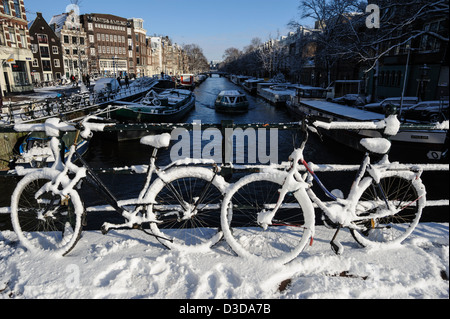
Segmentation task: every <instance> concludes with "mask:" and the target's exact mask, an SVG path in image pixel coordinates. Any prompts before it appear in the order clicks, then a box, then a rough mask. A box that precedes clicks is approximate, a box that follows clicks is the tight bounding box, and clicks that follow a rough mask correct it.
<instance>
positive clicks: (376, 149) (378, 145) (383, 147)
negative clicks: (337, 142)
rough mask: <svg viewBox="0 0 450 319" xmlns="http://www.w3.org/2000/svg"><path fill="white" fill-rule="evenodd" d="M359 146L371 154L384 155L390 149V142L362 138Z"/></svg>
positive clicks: (380, 139) (382, 139)
mask: <svg viewBox="0 0 450 319" xmlns="http://www.w3.org/2000/svg"><path fill="white" fill-rule="evenodd" d="M360 143H361V145H362V146H364V148H365V149H366V150H368V151H369V152H371V153H376V154H386V153H387V152H388V151H389V149H390V148H391V142H390V141H388V140H387V139H385V138H363V139H362V140H361V141H360Z"/></svg>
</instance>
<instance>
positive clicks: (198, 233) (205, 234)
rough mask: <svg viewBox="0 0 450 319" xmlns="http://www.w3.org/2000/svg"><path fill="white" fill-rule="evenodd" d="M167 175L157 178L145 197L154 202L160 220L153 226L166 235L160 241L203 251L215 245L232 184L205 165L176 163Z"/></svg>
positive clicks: (170, 245) (152, 224)
mask: <svg viewBox="0 0 450 319" xmlns="http://www.w3.org/2000/svg"><path fill="white" fill-rule="evenodd" d="M163 178H164V180H163V179H161V178H158V179H157V180H155V181H154V183H153V184H152V185H151V187H150V189H149V191H148V194H149V196H148V198H147V199H146V200H145V202H149V203H154V204H153V205H152V212H153V214H155V216H156V218H157V220H158V223H151V225H150V228H151V230H152V232H153V234H155V235H157V236H160V237H162V238H158V237H157V239H158V241H159V242H160V243H161V244H163V245H164V246H166V247H167V248H169V249H173V250H190V251H193V250H195V251H200V250H204V249H209V248H210V247H212V246H213V245H215V244H216V243H217V242H218V241H219V240H220V239H221V238H222V232H221V230H220V207H221V203H222V199H223V196H224V193H225V190H226V187H227V185H228V184H227V183H226V182H225V180H224V179H223V177H222V176H220V175H216V174H215V173H214V172H213V171H212V170H211V169H207V168H204V167H175V168H172V169H170V170H168V171H167V172H164V177H163ZM176 196H178V198H177V197H176ZM180 197H181V198H182V201H183V204H180ZM199 201H200V202H199ZM182 206H185V207H182ZM175 210H177V211H175ZM180 211H181V212H182V214H180ZM186 213H187V215H184V214H186ZM165 238H170V239H171V240H172V241H169V240H166V239H165Z"/></svg>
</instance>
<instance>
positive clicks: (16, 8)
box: [2, 0, 22, 19]
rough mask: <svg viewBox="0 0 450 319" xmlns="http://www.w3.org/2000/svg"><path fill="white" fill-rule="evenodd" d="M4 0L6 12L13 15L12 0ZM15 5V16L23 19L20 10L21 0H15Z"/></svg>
mask: <svg viewBox="0 0 450 319" xmlns="http://www.w3.org/2000/svg"><path fill="white" fill-rule="evenodd" d="M2 2H3V9H4V11H5V14H7V15H12V14H11V6H10V4H9V3H10V1H9V0H2ZM13 5H14V11H15V14H14V15H15V17H16V18H20V19H22V12H21V11H20V3H19V0H13Z"/></svg>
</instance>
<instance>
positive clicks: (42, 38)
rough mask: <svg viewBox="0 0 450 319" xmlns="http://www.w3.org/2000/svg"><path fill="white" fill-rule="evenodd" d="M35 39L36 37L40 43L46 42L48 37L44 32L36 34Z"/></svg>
mask: <svg viewBox="0 0 450 319" xmlns="http://www.w3.org/2000/svg"><path fill="white" fill-rule="evenodd" d="M37 39H38V43H41V44H47V43H48V38H47V35H46V34H38V35H37Z"/></svg>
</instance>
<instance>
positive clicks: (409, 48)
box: [399, 44, 417, 116]
mask: <svg viewBox="0 0 450 319" xmlns="http://www.w3.org/2000/svg"><path fill="white" fill-rule="evenodd" d="M406 48H407V49H408V57H407V59H406V66H405V78H404V81H403V89H402V97H401V99H400V111H399V116H401V115H402V109H403V99H404V98H405V90H406V84H407V81H408V68H409V59H410V56H411V51H414V50H417V49H415V48H411V47H410V46H409V44H408V45H407V46H406Z"/></svg>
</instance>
